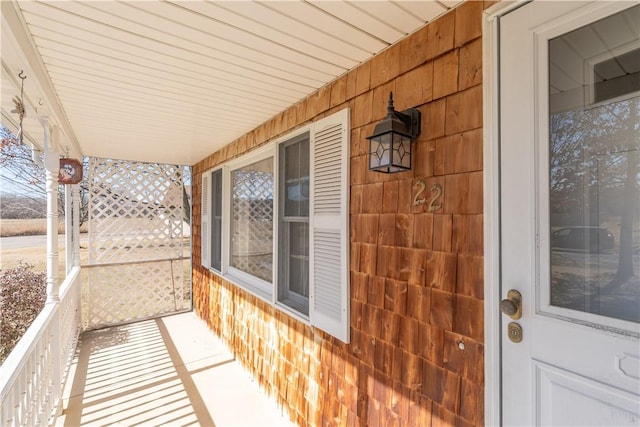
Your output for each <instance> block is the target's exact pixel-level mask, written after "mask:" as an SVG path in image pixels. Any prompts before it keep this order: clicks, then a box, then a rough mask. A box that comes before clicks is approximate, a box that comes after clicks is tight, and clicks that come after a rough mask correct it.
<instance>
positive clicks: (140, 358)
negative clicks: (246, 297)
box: [56, 313, 293, 427]
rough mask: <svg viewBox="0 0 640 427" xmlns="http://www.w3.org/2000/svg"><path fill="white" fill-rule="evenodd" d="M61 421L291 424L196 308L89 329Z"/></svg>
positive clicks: (78, 353) (71, 377)
mask: <svg viewBox="0 0 640 427" xmlns="http://www.w3.org/2000/svg"><path fill="white" fill-rule="evenodd" d="M63 402H64V403H63V406H64V408H65V409H64V411H63V413H62V415H61V416H60V417H59V418H58V419H57V420H56V425H57V426H79V425H122V426H133V425H201V426H232V425H237V426H240V425H244V426H250V425H251V426H265V427H268V426H273V427H285V426H288V425H291V426H293V424H292V423H291V422H290V421H289V420H288V417H287V416H286V414H284V413H283V412H282V410H281V409H280V408H277V406H276V404H275V403H274V402H273V401H272V400H270V399H269V398H268V397H267V396H266V395H265V394H264V393H263V392H262V391H260V389H259V386H258V384H257V383H256V382H255V381H253V380H252V379H251V377H250V375H249V373H248V372H247V371H246V370H245V369H244V368H242V366H241V365H240V364H239V363H238V362H237V361H236V360H235V358H234V356H233V354H232V353H231V352H230V351H229V349H228V348H227V346H226V345H224V343H222V342H221V341H220V340H219V339H218V338H217V337H215V335H213V334H211V333H210V331H209V330H208V329H207V327H206V326H205V325H204V323H203V322H202V321H201V320H200V319H198V318H197V317H196V316H195V314H193V313H182V314H176V315H172V316H167V317H163V318H157V319H152V320H146V321H141V322H136V323H132V324H126V325H121V326H114V327H111V328H105V329H101V330H95V331H90V332H85V333H83V334H82V335H81V336H80V342H79V344H78V349H77V351H76V355H75V357H74V360H73V363H72V365H71V370H70V372H69V379H68V382H67V387H66V389H65V391H64V393H63Z"/></svg>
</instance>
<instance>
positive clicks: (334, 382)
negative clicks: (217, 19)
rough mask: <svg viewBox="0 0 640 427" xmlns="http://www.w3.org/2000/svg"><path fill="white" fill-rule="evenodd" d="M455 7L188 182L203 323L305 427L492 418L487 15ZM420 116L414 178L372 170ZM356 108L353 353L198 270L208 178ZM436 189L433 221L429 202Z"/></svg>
mask: <svg viewBox="0 0 640 427" xmlns="http://www.w3.org/2000/svg"><path fill="white" fill-rule="evenodd" d="M487 6H488V3H487V2H479V1H471V2H467V3H464V4H462V5H461V6H459V7H457V8H456V9H454V10H452V11H451V12H449V13H448V14H446V15H444V16H442V17H440V18H439V19H438V20H436V21H433V22H431V23H429V24H428V25H427V26H425V27H423V28H422V29H421V30H419V31H418V32H416V33H415V34H413V35H411V36H409V37H407V38H406V39H404V40H402V41H401V42H400V43H398V44H396V45H394V46H392V47H390V48H389V49H387V50H385V51H384V52H382V53H381V54H379V55H378V56H376V57H375V58H373V59H372V60H371V61H369V62H367V63H364V64H362V65H361V66H360V67H358V68H356V69H354V70H352V71H350V72H349V73H347V74H346V75H344V76H342V77H341V78H339V79H337V80H336V81H334V82H332V83H331V84H329V85H327V86H325V87H323V88H322V89H320V90H319V91H318V92H316V93H315V94H314V95H312V96H310V97H308V98H306V99H305V100H303V101H302V102H300V103H298V104H296V105H294V106H292V107H291V108H289V109H288V110H286V111H284V112H282V113H281V114H279V115H278V116H276V117H274V118H272V119H271V120H269V121H267V122H266V123H264V124H263V125H262V126H260V127H258V128H257V129H255V130H253V131H252V132H250V133H248V134H247V135H245V136H244V137H242V138H240V139H238V140H237V141H235V142H233V143H232V144H230V145H228V146H227V147H225V148H224V149H222V150H220V151H218V152H216V153H213V154H212V155H210V156H209V157H207V158H206V159H204V160H202V161H201V162H199V163H198V164H196V165H195V166H194V168H193V173H194V176H193V182H194V184H195V185H194V188H193V228H192V230H193V239H192V241H193V266H194V267H193V268H194V271H193V287H194V306H195V310H196V312H197V313H198V314H199V315H200V316H201V317H202V318H203V319H204V320H205V321H206V322H207V324H208V325H209V326H210V327H211V329H212V330H213V331H214V332H215V333H216V334H218V335H220V336H221V337H222V339H224V340H225V341H226V342H227V343H228V344H229V346H230V347H231V348H232V350H233V352H234V353H235V355H236V357H237V359H238V360H240V361H241V363H242V364H243V365H244V366H245V367H246V368H247V369H248V370H249V371H250V372H251V373H252V374H253V375H254V376H255V377H256V378H257V380H258V381H259V382H260V384H261V385H262V386H263V388H264V389H265V391H266V392H267V393H268V394H269V395H271V396H274V397H275V398H276V399H277V400H278V402H279V403H280V405H282V407H283V408H284V409H285V410H286V411H287V412H288V413H289V414H290V415H291V417H292V419H293V420H294V421H296V422H297V423H298V424H300V425H302V426H307V425H308V426H345V425H347V426H352V425H353V426H356V425H362V426H364V425H369V426H386V425H397V426H420V427H425V426H432V425H433V426H437V425H438V426H439V425H451V426H453V425H456V426H472V425H481V424H482V423H483V419H484V411H483V399H484V358H483V340H484V330H483V326H484V325H483V318H484V315H483V293H484V292H483V286H484V284H483V235H482V233H483V229H482V226H483V188H482V179H483V174H482V81H481V78H482V42H481V28H482V10H483V7H487ZM390 91H393V92H394V99H395V101H396V109H397V110H403V109H405V108H409V107H415V108H418V109H419V110H420V111H421V112H422V133H421V135H420V136H419V137H418V139H417V140H416V141H415V142H414V143H413V144H414V146H413V147H414V153H415V154H414V159H413V168H412V170H411V171H409V172H403V173H398V174H391V175H385V174H378V173H374V172H370V171H369V170H368V169H367V165H368V155H367V152H368V141H367V140H366V136H367V135H369V134H371V132H372V131H373V127H374V126H375V124H376V123H377V121H379V120H380V119H382V117H384V115H385V114H386V103H387V98H388V96H389V92H390ZM345 107H349V108H350V109H351V147H350V153H351V162H350V181H351V185H350V226H349V240H350V247H349V253H350V261H349V262H350V287H351V342H350V344H344V343H342V342H340V341H339V340H337V339H335V338H333V337H331V336H329V335H327V334H325V333H323V332H321V331H319V330H317V329H312V328H311V327H309V326H307V325H306V324H304V323H303V322H300V321H298V320H296V319H294V318H292V317H290V316H289V315H287V314H286V313H284V312H282V311H279V310H277V309H275V308H274V307H273V306H272V305H270V304H268V303H265V302H263V301H262V300H260V299H259V298H257V297H255V296H253V295H251V294H249V293H247V292H246V291H244V290H242V289H240V288H238V287H236V286H234V285H232V284H231V283H229V282H227V281H225V280H224V279H222V278H221V277H219V276H217V275H216V274H213V273H212V272H210V271H208V270H206V269H203V268H202V267H201V266H200V209H201V206H200V200H201V194H200V191H201V189H200V185H199V183H200V175H201V174H202V172H203V171H205V170H207V169H209V168H212V167H213V166H215V165H218V164H220V163H222V162H225V161H227V160H229V159H231V158H234V157H237V156H239V155H241V154H243V153H245V152H247V151H248V150H250V149H252V148H255V147H257V146H259V145H261V144H263V143H265V142H267V141H269V140H271V139H273V138H275V137H278V136H282V135H285V134H286V133H287V132H289V131H291V130H293V129H295V128H297V127H299V126H301V125H303V124H305V123H309V122H310V121H315V120H318V119H320V118H323V117H326V116H328V115H329V114H332V113H334V112H337V111H339V110H341V109H343V108H345ZM434 184H439V185H440V186H441V187H442V190H443V192H442V195H441V196H440V197H439V198H438V200H437V202H438V203H439V204H440V207H439V208H438V209H435V210H432V211H429V209H428V206H427V203H423V204H418V205H414V199H415V198H416V194H417V192H419V191H420V189H421V188H422V187H421V186H422V185H424V188H425V190H424V194H423V196H424V197H426V198H427V199H428V198H430V197H431V196H432V194H431V193H430V189H431V188H432V186H433V185H434Z"/></svg>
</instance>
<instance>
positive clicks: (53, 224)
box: [41, 117, 60, 304]
mask: <svg viewBox="0 0 640 427" xmlns="http://www.w3.org/2000/svg"><path fill="white" fill-rule="evenodd" d="M41 123H42V126H43V127H44V167H45V171H46V191H47V301H46V302H47V304H49V303H57V302H59V301H60V295H59V288H60V287H59V285H58V172H59V169H60V158H59V156H58V153H57V152H56V150H55V141H52V139H51V133H50V129H49V119H48V118H46V117H44V118H42V119H41Z"/></svg>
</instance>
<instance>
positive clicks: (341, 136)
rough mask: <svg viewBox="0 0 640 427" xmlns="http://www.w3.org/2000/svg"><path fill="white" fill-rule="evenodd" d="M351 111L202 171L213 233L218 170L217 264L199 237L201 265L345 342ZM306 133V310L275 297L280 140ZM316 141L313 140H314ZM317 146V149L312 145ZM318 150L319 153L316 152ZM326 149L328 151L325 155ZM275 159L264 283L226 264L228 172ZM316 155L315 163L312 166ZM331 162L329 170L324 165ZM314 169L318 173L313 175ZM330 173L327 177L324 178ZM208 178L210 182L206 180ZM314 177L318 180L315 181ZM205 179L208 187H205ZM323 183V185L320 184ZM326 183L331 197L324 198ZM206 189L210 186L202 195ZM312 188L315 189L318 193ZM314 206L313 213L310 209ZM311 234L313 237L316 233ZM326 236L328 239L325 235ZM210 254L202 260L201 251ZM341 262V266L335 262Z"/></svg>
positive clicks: (206, 225)
mask: <svg viewBox="0 0 640 427" xmlns="http://www.w3.org/2000/svg"><path fill="white" fill-rule="evenodd" d="M349 119H350V110H349V109H344V110H342V111H339V112H338V113H335V114H333V115H331V116H328V117H326V118H324V119H321V120H318V121H316V122H314V123H312V124H310V125H307V126H304V127H302V128H299V129H297V130H295V131H293V132H291V133H289V134H287V135H285V136H284V137H281V138H278V139H277V140H275V141H272V142H269V143H267V144H265V145H263V146H261V147H260V148H257V149H255V150H252V151H250V152H249V153H247V154H244V155H242V156H241V157H239V158H237V159H234V160H231V161H229V162H227V163H225V164H223V165H222V166H219V167H217V168H214V169H209V170H207V171H205V172H204V173H203V177H202V182H203V194H202V197H203V203H204V201H205V200H206V201H207V202H208V203H209V205H208V207H206V208H205V207H204V206H203V211H202V212H203V218H202V224H203V232H208V233H211V227H212V225H213V221H212V218H210V217H207V216H206V215H212V206H211V198H212V194H211V193H212V189H211V187H212V179H211V174H212V173H213V172H215V171H216V170H220V169H222V171H223V172H222V212H223V218H222V249H221V250H222V253H221V269H220V271H217V270H215V269H213V268H212V267H211V255H212V253H211V235H209V237H208V239H207V238H206V236H204V235H203V236H201V239H202V250H203V260H202V265H203V266H204V267H206V268H208V269H209V270H211V271H212V272H213V273H215V274H218V275H221V276H222V277H224V278H225V279H226V280H228V281H230V282H232V283H234V284H235V285H237V286H239V287H241V288H243V289H244V290H246V291H248V292H250V293H251V294H253V295H255V296H257V297H258V298H261V299H262V300H264V301H266V302H268V303H270V304H271V305H273V306H274V307H276V308H277V309H279V310H281V311H284V312H286V313H287V314H289V315H291V316H292V317H295V318H297V319H298V320H300V321H303V322H305V323H306V324H309V325H311V326H313V327H317V328H319V329H322V330H324V331H325V332H327V333H329V334H331V335H333V336H335V337H336V338H338V339H340V340H342V341H343V342H346V343H348V342H349V338H350V323H349V318H350V310H349V306H350V291H349V223H348V221H349V161H350V159H349V136H350V132H351V128H350V122H349ZM304 133H309V157H310V158H309V166H310V190H309V191H310V201H309V302H308V304H309V315H305V314H304V313H302V312H300V311H298V310H297V309H296V308H294V307H291V306H289V305H287V304H285V303H284V302H280V301H278V295H279V293H278V270H279V260H278V240H279V238H280V235H279V222H280V213H279V209H280V198H279V189H280V179H281V177H280V165H279V161H280V158H279V147H280V144H282V143H286V142H289V141H290V140H292V139H294V138H297V137H299V136H300V135H302V134H304ZM316 142H317V144H316ZM316 147H317V150H316ZM316 151H317V152H316ZM327 153H330V155H329V156H327ZM269 157H272V158H273V171H274V189H273V191H274V206H273V209H274V212H273V237H274V238H273V261H272V262H273V264H272V265H273V276H272V281H271V282H267V281H265V280H262V279H260V278H258V277H255V276H253V275H251V274H248V273H246V272H244V271H241V270H239V269H237V268H234V267H231V266H230V250H231V242H230V226H231V218H230V216H231V215H230V214H231V173H232V171H234V170H236V169H238V168H241V167H243V166H247V165H250V164H253V163H255V162H258V161H261V160H264V159H266V158H269ZM316 159H319V163H318V165H315V164H314V163H315V161H316ZM327 164H330V165H331V166H330V169H327ZM316 172H317V173H318V175H317V177H316ZM327 177H329V178H327ZM207 179H208V181H207ZM316 181H317V182H316ZM205 182H208V187H207V188H205ZM323 185H324V186H325V188H322V187H323ZM327 188H330V189H331V191H329V193H330V198H331V199H328V198H327V195H326V194H327ZM205 190H206V191H208V193H207V194H205ZM316 191H318V192H317V193H316ZM314 209H316V212H314ZM314 236H315V237H314ZM327 236H329V240H328V243H327V239H326V237H327ZM205 251H206V255H207V256H208V257H209V258H208V260H205V259H204V255H205ZM336 264H339V265H336Z"/></svg>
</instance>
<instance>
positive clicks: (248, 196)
mask: <svg viewBox="0 0 640 427" xmlns="http://www.w3.org/2000/svg"><path fill="white" fill-rule="evenodd" d="M273 184H274V176H273V157H268V158H266V159H264V160H260V161H258V162H255V163H252V164H250V165H247V166H243V167H239V168H237V169H234V170H232V171H231V215H230V222H231V226H230V228H231V242H230V246H231V251H230V254H229V266H230V267H232V268H235V269H238V270H240V271H242V272H244V273H247V274H249V275H251V276H254V277H257V278H259V279H262V280H264V281H265V282H271V281H272V280H273V264H272V262H273V208H274V206H273V193H274V188H273Z"/></svg>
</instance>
